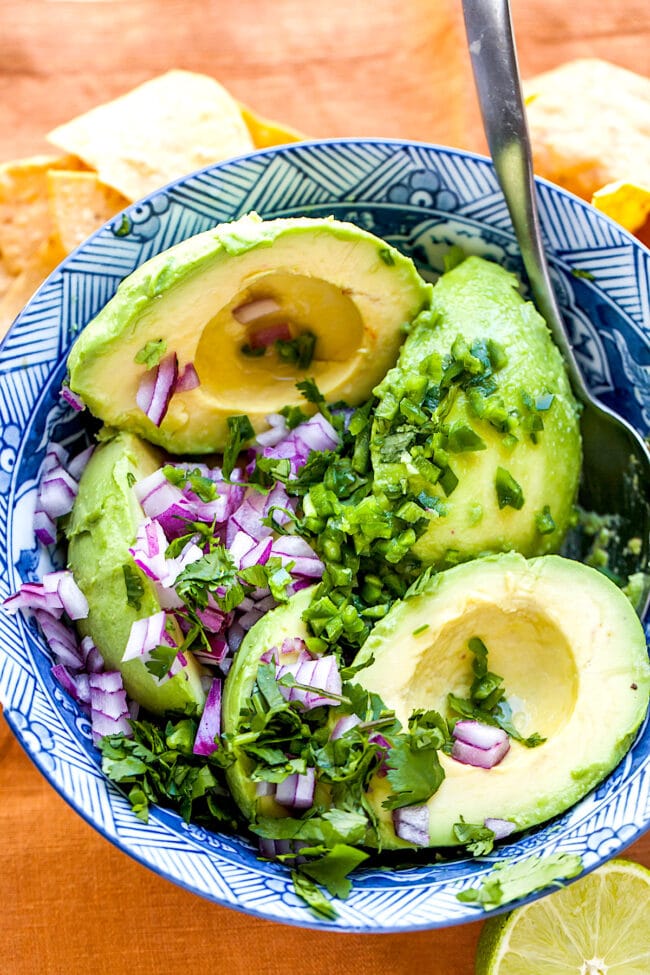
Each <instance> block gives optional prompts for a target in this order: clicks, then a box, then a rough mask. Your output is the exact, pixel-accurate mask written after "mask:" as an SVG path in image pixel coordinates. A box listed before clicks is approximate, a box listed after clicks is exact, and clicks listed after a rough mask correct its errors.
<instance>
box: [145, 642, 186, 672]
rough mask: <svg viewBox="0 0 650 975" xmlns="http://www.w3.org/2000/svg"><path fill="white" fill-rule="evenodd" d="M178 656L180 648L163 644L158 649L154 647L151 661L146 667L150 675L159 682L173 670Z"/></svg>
mask: <svg viewBox="0 0 650 975" xmlns="http://www.w3.org/2000/svg"><path fill="white" fill-rule="evenodd" d="M177 655H178V647H170V646H167V645H163V644H161V645H160V646H158V647H154V649H153V650H152V651H151V653H150V654H149V659H148V660H146V661H145V667H146V668H147V670H148V671H149V673H150V674H153V676H154V677H157V678H158V680H162V679H163V677H166V676H167V674H168V673H169V671H170V670H171V666H172V664H173V663H174V660H175V659H176V657H177Z"/></svg>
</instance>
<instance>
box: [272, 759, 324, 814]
mask: <svg viewBox="0 0 650 975" xmlns="http://www.w3.org/2000/svg"><path fill="white" fill-rule="evenodd" d="M315 784H316V771H315V769H313V768H308V769H307V770H306V771H305V772H304V773H299V772H294V774H293V775H288V776H287V777H286V779H283V780H282V782H278V784H277V785H276V787H275V799H276V802H279V803H280V805H281V806H287V807H289V808H291V809H309V807H310V806H311V805H312V804H313V802H314V788H315Z"/></svg>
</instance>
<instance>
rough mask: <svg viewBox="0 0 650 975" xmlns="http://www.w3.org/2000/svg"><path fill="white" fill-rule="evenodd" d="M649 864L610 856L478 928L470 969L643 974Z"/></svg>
mask: <svg viewBox="0 0 650 975" xmlns="http://www.w3.org/2000/svg"><path fill="white" fill-rule="evenodd" d="M649 973H650V870H646V868H645V867H642V866H640V864H638V863H631V862H630V861H629V860H610V861H609V863H606V864H604V865H603V866H602V867H599V869H598V870H595V871H594V872H593V873H590V874H588V875H587V876H586V877H583V878H582V879H581V880H577V881H576V882H575V883H573V884H571V885H570V886H568V887H563V888H562V889H561V890H558V891H556V892H555V893H553V894H549V896H548V897H544V898H542V899H540V900H537V901H533V902H532V903H531V904H527V905H525V906H524V907H520V908H517V909H516V910H514V911H511V912H510V913H509V914H504V915H501V916H499V917H493V918H489V919H488V920H487V921H486V922H485V924H484V925H483V928H482V930H481V935H480V938H479V942H478V947H477V952H476V975H649Z"/></svg>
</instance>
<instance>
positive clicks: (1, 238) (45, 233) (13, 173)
mask: <svg viewBox="0 0 650 975" xmlns="http://www.w3.org/2000/svg"><path fill="white" fill-rule="evenodd" d="M81 165H82V164H81V162H80V161H79V160H78V159H75V158H73V157H71V156H34V157H33V158H30V159H18V160H16V161H15V162H8V163H4V164H3V165H1V166H0V254H1V255H2V259H3V261H4V263H5V267H6V270H7V271H8V272H9V273H10V274H15V275H17V274H20V273H21V272H22V271H23V270H25V268H27V267H28V266H29V265H30V263H31V262H32V260H33V256H34V253H35V251H36V250H37V249H38V248H39V247H41V246H42V245H43V244H44V243H46V242H47V240H48V239H49V238H50V236H51V234H52V232H53V227H52V222H51V220H50V211H49V207H48V199H47V174H48V172H49V171H50V170H52V169H60V168H64V169H78V168H79V167H80V166H81Z"/></svg>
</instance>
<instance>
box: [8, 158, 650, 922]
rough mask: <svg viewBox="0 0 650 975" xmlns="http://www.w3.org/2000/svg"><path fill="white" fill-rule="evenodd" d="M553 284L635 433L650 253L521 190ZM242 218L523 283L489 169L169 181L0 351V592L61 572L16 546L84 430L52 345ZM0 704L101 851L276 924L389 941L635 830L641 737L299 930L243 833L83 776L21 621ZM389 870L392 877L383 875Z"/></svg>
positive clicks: (647, 779)
mask: <svg viewBox="0 0 650 975" xmlns="http://www.w3.org/2000/svg"><path fill="white" fill-rule="evenodd" d="M538 189H539V199H540V210H541V217H542V222H543V225H544V229H545V234H546V240H547V247H548V251H549V255H550V258H551V270H552V277H553V282H554V285H555V287H556V290H557V293H558V297H559V300H560V304H561V307H562V311H563V313H564V315H565V317H566V319H567V322H568V324H569V328H570V330H571V334H572V340H573V344H574V348H575V350H576V353H577V356H578V359H579V363H580V366H581V367H582V369H583V372H584V375H585V377H586V379H587V382H588V385H589V386H590V387H591V388H592V390H593V391H594V392H595V393H597V394H598V395H599V396H600V397H601V398H602V399H603V401H604V402H606V403H608V404H609V405H611V406H613V407H614V408H616V409H617V410H618V411H619V412H621V413H623V414H624V415H625V416H626V417H627V419H628V420H630V421H631V422H632V423H633V424H634V425H635V426H636V427H637V428H638V429H640V430H641V431H642V432H643V433H646V432H647V431H648V428H649V427H650V374H649V371H648V364H650V336H649V334H648V326H647V322H646V321H645V320H644V316H646V315H647V294H648V279H649V278H650V253H649V252H648V251H647V250H645V249H644V248H643V247H642V246H641V245H639V244H638V243H637V242H636V241H635V240H634V239H633V238H632V237H631V236H630V235H628V234H627V233H625V232H624V231H623V230H621V229H620V228H618V227H617V226H616V225H614V224H613V223H611V222H610V221H608V220H607V219H606V218H604V217H602V216H601V215H599V214H598V213H597V212H596V211H595V210H593V209H592V208H591V207H588V206H587V205H586V204H584V203H582V202H581V201H579V200H577V199H576V198H574V197H572V196H570V195H569V194H566V193H563V192H562V191H561V190H559V189H557V188H554V187H552V186H550V185H549V184H545V183H543V182H540V183H539V186H538ZM251 210H255V211H257V212H258V213H259V214H260V216H262V217H281V216H297V215H309V216H324V215H329V214H332V215H333V216H335V217H337V218H338V219H343V220H349V221H352V222H353V223H356V224H358V225H359V226H362V227H364V228H366V229H368V230H370V231H372V232H373V233H375V234H377V235H378V236H380V237H383V238H385V239H386V240H388V241H389V242H390V243H391V244H393V245H394V246H396V247H397V248H399V249H400V250H402V251H403V252H404V253H406V254H408V255H410V256H411V257H412V258H413V259H414V261H415V262H416V264H417V266H418V267H419V269H420V270H421V273H422V274H423V275H424V276H425V277H429V278H435V276H437V275H438V274H439V273H440V272H441V271H442V269H443V258H444V254H445V253H446V252H447V251H448V250H449V248H450V247H451V246H453V245H460V246H461V247H462V248H463V249H464V250H465V251H466V252H470V253H478V254H482V255H484V256H487V257H490V258H492V259H494V260H496V261H498V262H499V263H500V264H502V265H504V266H506V267H508V268H509V269H511V270H513V271H515V272H516V273H518V274H519V275H520V276H523V272H522V266H521V261H520V257H519V251H518V248H517V245H516V243H515V240H514V235H513V232H512V228H511V225H510V222H509V218H508V215H507V210H506V207H505V204H504V202H503V199H502V197H501V194H500V192H499V190H498V186H497V183H496V179H495V176H494V172H493V169H492V166H491V163H490V162H489V161H488V160H486V159H483V158H481V157H477V156H472V155H469V154H467V153H463V152H460V151H456V150H450V149H443V148H439V147H433V146H426V145H421V144H415V143H399V142H394V141H380V140H347V141H328V142H322V143H305V144H297V145H294V146H290V147H285V148H281V149H275V150H267V151H265V152H259V153H254V154H252V155H250V156H246V157H242V158H241V159H237V160H233V161H230V162H227V163H224V164H221V165H217V166H214V167H212V168H209V169H206V170H204V171H202V172H200V173H197V174H193V175H191V176H189V177H187V178H185V179H182V180H180V181H178V182H177V183H174V184H171V185H170V186H168V187H166V188H165V189H163V190H161V191H160V192H158V193H156V194H154V195H153V196H151V197H149V198H147V199H146V200H144V201H142V202H141V203H139V204H136V205H134V206H132V207H130V208H129V209H128V210H127V211H125V213H124V214H122V215H121V216H120V217H118V218H116V219H115V220H114V221H112V222H111V223H110V224H108V225H107V226H105V227H104V228H103V229H102V230H100V231H99V232H98V233H97V234H95V235H94V236H93V237H92V238H91V239H90V240H89V241H87V242H86V243H85V244H83V245H82V246H81V247H80V248H79V249H78V250H77V251H75V252H74V253H73V254H71V255H70V256H69V257H68V258H67V260H66V261H65V262H64V263H63V264H62V265H61V267H60V268H59V269H57V271H55V272H54V274H53V275H52V276H51V277H50V278H49V279H48V281H47V282H46V283H45V284H44V285H43V286H42V287H41V289H40V290H39V291H38V292H37V294H36V295H35V296H34V298H33V299H32V301H31V302H30V304H29V305H28V306H27V308H26V309H25V310H24V312H23V313H22V315H21V316H20V317H19V319H18V320H17V322H16V323H15V325H14V327H13V328H12V330H11V331H10V333H9V335H8V336H7V338H6V340H5V342H4V344H3V347H2V349H1V351H0V368H1V370H2V375H3V382H2V391H1V393H0V424H1V428H0V440H1V443H0V533H1V534H2V537H3V538H4V539H6V542H5V544H4V546H3V548H2V551H1V552H0V560H1V568H2V572H1V573H0V575H1V577H2V578H1V580H0V586H1V589H0V597H1V598H4V597H6V596H7V595H9V594H10V593H11V592H13V591H15V590H16V588H18V586H19V585H20V583H21V582H22V581H25V580H27V579H35V578H37V577H38V576H39V575H40V574H41V573H42V572H43V571H45V570H46V569H47V568H49V567H51V566H52V565H60V564H62V558H63V554H62V553H61V552H58V551H55V552H46V551H44V550H43V549H42V547H40V546H39V545H38V544H37V543H36V541H35V539H34V534H33V522H32V519H33V511H34V503H35V497H36V487H37V481H38V473H39V466H40V463H41V461H42V459H43V456H44V452H45V448H46V446H47V443H48V441H50V440H55V441H58V442H63V443H64V444H65V445H66V446H67V447H68V448H69V449H70V451H71V452H72V453H74V452H76V451H77V450H78V449H81V448H82V447H83V446H85V444H86V443H88V442H89V441H88V437H89V430H88V428H87V426H86V425H85V420H84V417H83V416H82V417H81V418H80V417H79V416H77V415H75V414H74V413H73V412H72V411H71V410H70V409H69V408H68V407H67V405H66V404H65V403H64V402H63V401H62V400H61V399H60V397H59V395H58V392H59V388H60V385H61V381H62V379H63V378H64V376H65V359H66V355H67V351H68V349H69V347H70V345H71V343H72V341H73V340H74V337H75V336H76V335H77V334H78V332H79V330H80V329H82V328H83V327H84V326H85V324H86V323H87V322H88V321H89V320H90V319H91V318H92V317H93V315H94V314H95V313H96V312H97V311H98V310H99V309H100V308H101V307H102V306H103V305H104V304H105V302H106V301H107V300H108V298H110V297H111V295H112V294H113V293H114V291H115V289H116V288H117V285H118V284H119V282H120V280H121V279H122V278H123V277H125V276H126V275H127V274H129V273H130V272H131V271H132V270H133V269H134V268H135V267H137V266H138V265H139V264H141V263H142V262H143V261H145V260H146V259H147V258H149V257H151V256H153V255H154V254H156V253H158V252H159V251H161V250H163V249H165V248H167V247H169V246H170V245H172V244H174V243H176V242H178V241H179V240H182V239H184V238H186V237H188V236H190V235H192V234H195V233H198V232H200V231H202V230H206V229H209V228H210V227H212V226H213V225H214V224H215V223H217V222H220V221H224V220H231V219H234V218H236V217H238V216H241V215H242V214H244V213H246V212H249V211H251ZM0 645H1V646H2V654H0V700H1V701H2V703H3V705H4V709H5V716H6V718H7V720H8V721H9V723H10V724H11V725H12V727H13V729H14V731H15V732H16V734H17V735H18V737H19V739H20V741H21V742H22V744H23V746H24V747H25V749H26V750H27V752H28V753H29V754H30V756H31V757H32V758H33V759H34V761H35V762H36V764H37V765H38V767H39V768H40V769H41V771H42V772H43V773H44V774H45V775H46V776H47V777H48V779H49V780H50V782H51V784H52V785H53V786H54V787H55V788H56V789H58V791H59V792H60V793H61V794H62V795H63V796H64V797H65V798H66V799H67V800H68V801H69V802H70V803H71V804H72V805H73V806H74V807H75V809H77V811H78V812H79V813H80V814H81V815H82V816H84V817H85V818H86V819H87V820H88V821H89V822H90V823H91V824H92V825H94V826H95V827H96V828H97V829H98V830H99V831H100V832H102V833H103V834H104V835H105V836H106V837H107V838H109V839H110V840H112V841H113V842H114V843H116V844H117V845H118V846H119V847H121V848H122V849H123V850H125V852H127V853H129V854H130V855H132V856H134V857H136V858H137V859H139V860H140V861H141V862H143V863H145V864H146V865H147V866H149V867H150V868H152V869H153V870H155V871H156V872H158V873H161V874H163V875H164V876H166V877H168V878H169V879H171V880H173V881H175V882H177V883H179V884H181V885H183V886H185V887H187V888H189V889H191V890H193V891H195V892H196V893H198V894H201V895H202V896H204V897H207V898H211V899H213V900H215V901H218V902H219V903H222V904H225V905H228V906H231V907H235V908H238V909H241V910H245V911H247V912H249V913H252V914H257V915H260V916H263V917H267V918H271V919H275V920H279V921H282V922H285V923H295V924H302V925H317V926H319V927H329V928H333V929H338V930H342V929H347V930H357V931H389V930H392V931H395V930H404V929H412V928H419V927H423V928H425V927H429V928H430V927H436V926H443V925H448V924H454V923H460V922H462V921H467V920H476V919H477V918H479V917H480V916H481V912H480V910H479V909H478V908H476V907H475V906H473V905H471V904H465V903H461V902H460V901H458V900H457V897H456V894H457V893H458V892H459V891H460V890H461V889H464V888H466V887H468V886H470V885H472V884H474V883H476V882H478V880H479V879H480V877H481V876H482V875H483V874H485V872H486V871H488V870H489V869H490V868H491V866H492V865H493V863H494V862H495V861H496V860H502V859H503V858H504V857H508V858H513V859H520V858H522V857H524V856H528V855H530V854H534V853H541V852H555V851H557V852H562V851H566V852H578V853H580V854H581V855H582V856H583V860H584V864H585V867H586V868H587V869H590V868H593V867H595V866H597V865H598V864H599V863H600V862H602V860H603V859H606V858H607V857H609V856H612V855H614V854H615V853H617V852H618V851H620V850H621V849H622V848H623V847H624V846H626V845H627V844H629V843H630V842H632V841H633V840H634V839H635V838H636V837H637V836H638V835H639V834H640V833H641V832H642V831H643V830H644V829H645V828H646V827H647V825H648V810H649V809H650V729H649V728H648V726H647V723H646V726H645V728H644V729H642V731H641V733H640V734H639V736H638V737H637V741H636V743H635V745H634V747H633V748H632V750H631V751H630V752H629V753H628V755H627V756H626V758H625V759H624V760H623V762H622V763H621V765H620V766H619V767H618V768H617V769H616V770H615V771H614V772H613V773H612V774H611V775H610V776H609V777H608V779H607V780H606V781H605V782H603V783H602V784H601V785H600V786H599V787H598V788H597V789H596V790H595V791H594V792H592V793H590V794H589V795H588V796H587V797H586V798H585V799H584V800H583V801H582V802H581V803H579V804H578V805H577V806H576V807H574V808H573V809H571V810H569V811H568V812H567V813H566V814H565V815H563V816H562V817H559V818H558V819H557V820H555V821H553V822H551V823H549V824H547V825H545V826H543V827H541V828H538V829H536V830H533V831H531V832H530V833H528V834H525V835H522V836H521V837H520V838H518V839H517V840H516V841H515V842H513V843H511V844H509V845H508V846H506V847H504V848H502V850H500V851H498V852H497V853H495V854H492V855H491V856H490V857H487V858H484V859H481V860H480V861H478V860H472V859H467V858H456V859H454V858H450V859H449V861H448V862H442V863H435V862H434V861H433V858H432V857H428V858H426V857H424V858H421V859H420V860H417V861H410V862H408V863H405V862H403V860H402V861H400V862H399V863H398V862H393V863H392V864H389V866H388V868H387V866H386V864H382V865H380V866H371V867H369V868H367V869H364V870H361V871H360V872H359V876H358V879H357V881H356V883H355V886H354V889H353V893H352V894H351V896H350V898H349V899H348V900H347V901H345V902H341V903H340V905H339V915H338V918H337V919H335V920H333V921H327V922H325V921H322V922H319V921H316V920H315V918H314V917H313V916H312V915H311V914H310V912H309V911H308V910H307V908H306V907H305V906H304V905H303V904H302V902H300V901H299V900H298V898H297V897H296V896H295V894H294V893H293V890H292V886H291V881H290V879H289V877H288V874H287V872H286V871H285V869H284V868H281V867H278V866H277V865H275V864H272V863H262V862H260V861H258V860H257V858H256V855H255V850H254V849H253V846H252V845H251V844H250V843H249V842H248V841H247V840H245V839H242V838H238V837H232V836H222V835H220V834H218V833H212V832H210V831H208V830H206V829H204V828H202V827H198V826H196V825H194V824H189V825H188V824H185V823H183V821H182V820H181V819H180V818H179V817H178V816H177V815H176V814H174V813H170V812H168V811H165V810H163V809H155V810H154V812H153V813H152V815H151V818H150V821H149V823H148V824H143V823H141V822H140V821H138V820H136V819H135V817H134V816H133V815H132V813H131V811H130V807H129V805H128V803H127V801H126V800H125V798H124V796H123V795H122V794H121V793H120V791H119V790H117V789H116V788H115V787H113V786H112V785H111V784H110V783H109V782H108V781H107V780H106V779H105V778H104V777H103V776H102V773H101V769H100V765H99V754H98V752H97V750H96V749H95V748H94V747H93V745H92V743H91V739H90V728H89V724H88V721H87V720H86V718H85V717H84V716H83V714H81V713H80V712H79V711H78V709H77V707H76V706H75V704H74V703H73V702H72V700H71V699H70V698H69V697H68V696H67V695H66V694H65V692H64V691H63V690H62V689H61V688H60V687H59V685H58V684H57V683H56V682H55V681H54V680H53V678H52V676H51V673H50V665H51V662H50V659H49V657H48V653H47V649H46V647H45V644H44V643H43V640H42V638H41V637H40V635H39V633H38V632H37V629H36V627H35V626H34V625H33V623H31V622H30V621H28V620H25V619H23V618H22V617H8V616H7V615H6V614H0ZM398 867H399V869H398Z"/></svg>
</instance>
